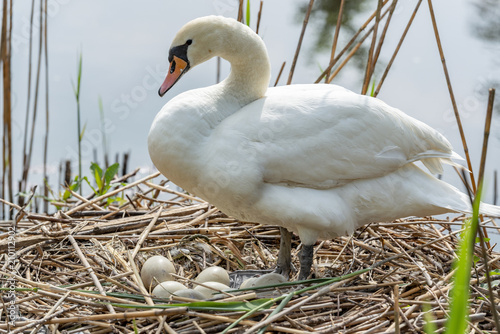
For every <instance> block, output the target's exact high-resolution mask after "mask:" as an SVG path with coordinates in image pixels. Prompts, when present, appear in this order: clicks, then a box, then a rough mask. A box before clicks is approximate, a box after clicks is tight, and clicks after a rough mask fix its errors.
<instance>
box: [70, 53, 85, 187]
mask: <svg viewBox="0 0 500 334" xmlns="http://www.w3.org/2000/svg"><path fill="white" fill-rule="evenodd" d="M81 82H82V52H81V51H80V55H79V57H78V70H77V79H76V86H75V83H74V82H73V81H71V84H72V85H73V92H74V93H75V99H76V115H77V128H78V179H81V178H82V138H83V134H84V132H85V126H84V128H83V130H82V128H81V120H80V119H81V117H80V87H81ZM81 193H82V190H81V188H80V194H81Z"/></svg>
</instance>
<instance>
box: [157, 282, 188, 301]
mask: <svg viewBox="0 0 500 334" xmlns="http://www.w3.org/2000/svg"><path fill="white" fill-rule="evenodd" d="M183 289H184V290H185V289H187V287H186V286H185V285H184V284H181V283H179V282H176V281H165V282H161V283H160V284H158V285H157V286H156V287H155V288H154V289H153V293H152V295H153V296H155V297H158V298H168V297H170V296H171V295H172V294H173V293H174V292H176V291H178V290H183Z"/></svg>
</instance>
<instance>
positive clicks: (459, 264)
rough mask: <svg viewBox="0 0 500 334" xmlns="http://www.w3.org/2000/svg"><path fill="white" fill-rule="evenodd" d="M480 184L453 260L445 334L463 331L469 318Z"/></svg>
mask: <svg viewBox="0 0 500 334" xmlns="http://www.w3.org/2000/svg"><path fill="white" fill-rule="evenodd" d="M480 201H481V186H479V189H478V191H477V193H476V197H475V198H474V202H473V204H472V218H470V219H468V220H466V221H465V224H464V231H463V232H462V234H461V238H460V244H459V246H458V258H457V260H456V261H455V264H454V266H455V268H456V272H455V276H454V277H453V283H454V284H453V289H452V290H451V301H450V318H449V320H448V322H447V323H446V334H454V333H465V330H466V328H467V321H468V318H469V303H468V299H469V283H470V272H471V267H472V263H473V255H474V244H475V243H476V234H477V228H478V225H479V203H480Z"/></svg>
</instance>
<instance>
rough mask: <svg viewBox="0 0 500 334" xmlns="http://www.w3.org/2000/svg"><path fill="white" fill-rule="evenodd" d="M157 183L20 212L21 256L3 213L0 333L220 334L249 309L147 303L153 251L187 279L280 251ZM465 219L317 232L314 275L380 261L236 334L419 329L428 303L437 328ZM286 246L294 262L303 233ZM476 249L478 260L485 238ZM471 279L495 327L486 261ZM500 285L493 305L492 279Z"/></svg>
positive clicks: (255, 294)
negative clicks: (117, 199) (143, 271)
mask: <svg viewBox="0 0 500 334" xmlns="http://www.w3.org/2000/svg"><path fill="white" fill-rule="evenodd" d="M161 180H163V178H162V177H158V174H154V175H151V176H150V177H146V178H143V179H141V180H139V181H136V182H131V183H129V184H128V185H121V186H120V187H118V188H115V190H113V191H112V192H110V193H109V194H106V195H104V196H100V197H99V198H92V197H91V196H89V197H86V198H83V200H81V201H79V202H74V203H72V204H71V205H70V206H69V207H65V208H64V210H63V211H58V212H57V213H55V214H53V215H50V216H47V215H42V214H36V213H31V212H27V211H26V209H24V210H21V211H20V213H19V214H18V223H17V229H16V233H15V236H14V241H15V253H13V252H12V251H13V249H12V243H11V244H10V245H9V241H10V242H12V240H13V239H12V238H9V235H12V233H11V234H9V231H12V222H2V223H1V224H0V231H1V233H0V252H1V254H2V261H1V268H0V274H1V277H2V287H3V290H2V291H1V292H2V297H3V299H2V302H3V304H2V307H0V313H1V320H0V332H1V333H25V332H26V333H29V332H32V333H37V330H35V329H37V328H38V330H39V329H43V328H46V329H48V330H49V332H50V333H63V332H64V331H65V333H112V332H115V333H130V332H133V331H134V330H136V331H137V332H138V333H186V334H187V333H220V332H222V331H223V330H224V329H225V328H227V327H228V326H229V325H230V324H231V323H233V322H235V321H236V320H237V319H238V318H239V317H241V316H242V315H243V314H244V312H241V311H239V312H233V311H227V310H226V311H214V310H201V309H198V308H195V307H189V306H187V307H186V306H177V307H175V303H176V302H179V301H186V300H185V299H181V298H176V297H174V299H179V300H177V301H176V300H164V301H163V303H170V304H173V305H174V307H173V308H169V309H159V308H152V309H147V308H143V306H147V305H154V302H155V300H153V299H151V296H149V294H148V290H147V287H144V286H143V284H142V281H141V280H140V277H139V271H140V268H141V267H142V264H143V263H144V261H145V260H146V259H147V258H149V257H151V256H153V255H163V256H166V257H167V258H170V259H171V260H172V261H173V262H174V264H175V267H176V270H177V275H176V277H177V279H178V280H179V281H181V282H182V283H183V284H187V285H190V284H191V283H190V282H189V280H191V279H194V278H195V277H196V275H197V274H198V273H199V272H200V271H201V270H202V269H203V268H205V267H206V266H210V265H219V266H221V267H224V268H226V269H227V270H228V271H229V272H234V271H236V270H242V269H266V268H269V267H272V266H273V265H274V264H275V261H276V258H277V254H278V248H279V239H280V236H279V228H278V227H277V226H266V225H261V224H258V223H251V222H240V221H237V220H236V219H233V218H231V217H227V216H226V215H224V214H223V213H221V212H220V211H218V210H217V209H216V208H214V207H212V206H211V205H210V204H209V203H206V202H205V201H203V200H201V199H197V198H195V197H193V196H191V195H189V194H185V193H182V192H179V191H175V190H172V189H171V188H169V187H167V186H166V181H161ZM131 185H132V186H131ZM117 194H122V195H121V197H123V198H125V197H128V199H129V201H128V202H127V203H125V204H123V205H122V206H121V207H114V206H112V205H109V206H107V204H106V203H107V199H108V198H110V197H111V196H116V195H117ZM124 194H125V195H126V196H125V195H124ZM85 203H87V205H85ZM12 207H13V208H15V207H16V206H15V205H12ZM17 209H22V208H19V207H18V208H17ZM16 211H17V210H16ZM68 213H69V214H68ZM463 219H464V218H463V217H457V218H455V219H453V220H449V219H444V220H437V219H431V218H418V219H416V218H415V219H405V220H398V221H395V222H392V223H373V224H370V225H368V226H365V227H363V228H360V229H359V230H357V231H356V232H355V233H354V235H353V236H346V237H340V238H337V239H333V240H327V241H320V242H318V243H317V244H316V247H315V264H314V266H313V272H314V274H315V276H316V277H322V278H323V277H339V276H342V275H346V274H349V273H354V272H357V271H359V270H362V269H366V268H370V267H372V269H371V270H368V271H366V272H364V273H360V274H359V275H354V276H351V277H349V278H346V279H344V280H340V281H338V282H335V283H331V284H330V285H327V286H323V287H321V288H318V289H313V290H310V291H307V292H304V293H301V294H298V295H295V296H294V297H293V298H291V300H290V301H288V303H287V304H286V305H280V302H281V300H280V301H277V302H276V303H271V304H272V305H271V307H270V308H268V309H263V310H260V311H257V312H255V313H254V314H253V315H252V316H250V317H248V318H246V319H245V320H243V321H241V322H239V323H238V324H237V325H236V326H235V327H234V328H233V329H231V330H230V332H235V333H253V332H255V333H256V332H258V330H259V329H260V328H261V327H263V326H264V325H269V326H268V327H267V331H268V332H276V333H277V332H279V333H311V332H315V333H412V332H413V333H421V332H422V328H423V325H424V314H423V311H422V305H423V304H424V303H428V304H429V306H430V309H431V311H430V312H431V316H432V318H433V319H434V320H433V321H434V322H435V324H436V325H437V327H438V328H443V326H444V325H445V322H446V316H447V310H448V309H449V299H448V294H449V292H450V289H451V288H452V275H453V269H452V263H453V260H454V258H455V257H456V256H455V251H454V249H455V246H456V245H457V243H458V241H457V240H458V238H459V232H458V229H459V228H460V225H461V224H462V222H463ZM490 224H491V222H488V221H487V222H485V223H484V225H485V226H490ZM452 227H453V229H452ZM292 242H293V247H294V253H293V258H294V261H295V266H296V267H298V266H299V264H298V256H297V255H298V252H299V251H300V240H299V239H298V238H297V237H295V238H294V239H293V241H292ZM476 254H477V256H478V258H480V257H481V255H480V248H479V247H477V250H476ZM7 256H8V257H7ZM488 257H489V259H490V261H489V269H490V270H491V271H494V270H497V272H499V271H498V269H500V262H499V259H500V254H499V253H497V252H494V251H493V250H492V249H490V250H488ZM13 259H15V261H13ZM6 260H8V261H6ZM384 260H387V261H385V262H384ZM471 275H472V283H471V299H470V327H471V328H472V329H474V330H475V331H476V332H480V331H486V332H490V333H492V329H493V328H494V325H493V321H492V316H491V313H490V309H489V299H488V298H487V294H488V292H487V288H486V286H485V282H486V281H485V280H486V279H485V272H484V265H483V263H482V260H480V259H479V260H478V262H477V263H476V264H475V266H474V268H473V270H472V274H471ZM292 279H293V278H292ZM295 279H296V278H295ZM499 279H500V277H499V275H498V274H494V275H493V276H492V280H493V283H495V281H496V282H498V280H499ZM314 284H317V283H311V285H314ZM494 285H495V284H494ZM304 286H309V284H302V285H300V286H286V287H284V286H281V287H278V288H275V289H271V290H275V292H274V293H273V292H272V291H271V292H270V291H269V289H267V290H266V291H263V290H253V291H241V292H234V291H233V292H230V293H229V294H226V295H221V297H220V299H219V300H218V301H217V302H219V303H225V302H226V301H241V300H247V301H252V300H257V299H259V298H262V297H269V296H271V297H273V298H275V297H279V296H283V295H284V294H286V293H288V292H290V291H296V290H299V289H301V288H303V287H304ZM13 287H15V291H14V290H12V289H13ZM494 289H496V293H497V299H496V303H497V305H498V304H500V299H499V298H498V287H494ZM276 291H277V293H276ZM156 302H158V301H156ZM11 304H15V306H16V308H15V310H14V311H15V312H17V313H15V315H16V316H18V317H19V318H18V319H17V320H18V321H17V322H16V324H15V326H11V324H10V323H9V321H8V320H9V318H8V317H7V315H8V314H9V312H10V310H11V309H12V308H9V306H10V305H11ZM123 304H128V305H132V306H135V309H130V308H125V307H124V305H123ZM279 305H280V307H281V308H280V310H279V311H277V312H275V313H274V314H272V315H271V313H272V312H273V310H274V309H275V308H276V307H278V306H279ZM266 319H269V320H266ZM266 321H267V322H266Z"/></svg>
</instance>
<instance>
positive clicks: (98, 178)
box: [90, 162, 104, 192]
mask: <svg viewBox="0 0 500 334" xmlns="http://www.w3.org/2000/svg"><path fill="white" fill-rule="evenodd" d="M90 170H91V171H92V175H94V179H95V183H96V184H97V189H99V192H102V190H103V189H104V183H103V178H102V169H101V167H99V165H98V164H96V163H95V162H91V163H90Z"/></svg>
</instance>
